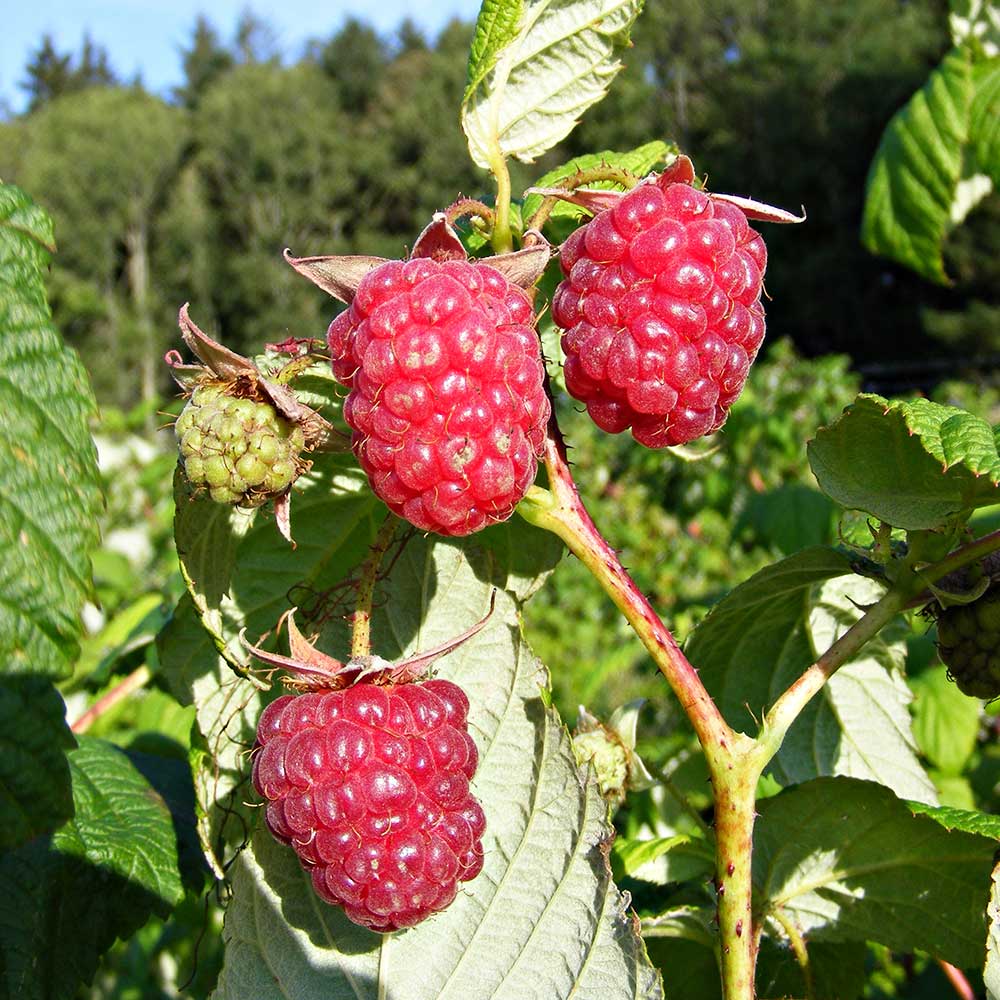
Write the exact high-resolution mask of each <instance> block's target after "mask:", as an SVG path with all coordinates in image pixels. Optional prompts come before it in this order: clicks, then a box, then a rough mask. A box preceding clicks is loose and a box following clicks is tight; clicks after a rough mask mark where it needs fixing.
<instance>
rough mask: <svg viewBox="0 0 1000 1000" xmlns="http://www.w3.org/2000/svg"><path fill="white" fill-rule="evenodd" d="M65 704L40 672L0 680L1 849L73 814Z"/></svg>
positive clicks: (69, 735)
mask: <svg viewBox="0 0 1000 1000" xmlns="http://www.w3.org/2000/svg"><path fill="white" fill-rule="evenodd" d="M65 714H66V706H65V705H64V704H63V700H62V698H61V697H60V695H59V692H58V691H56V689H55V688H54V687H53V686H52V683H51V682H50V681H49V680H48V679H47V678H44V677H31V676H28V677H11V678H9V679H7V680H2V681H0V851H5V850H9V849H10V848H12V847H16V846H17V845H18V844H23V843H24V842H25V841H28V840H30V839H31V838H32V837H37V836H39V835H40V834H43V833H47V832H49V831H50V830H54V829H55V828H56V827H57V826H59V824H60V823H62V822H63V821H64V820H66V819H68V818H69V817H70V816H72V815H73V796H72V792H71V791H70V775H69V764H68V763H67V761H66V751H67V750H70V749H72V748H73V747H74V746H76V741H75V740H74V738H73V734H72V733H71V732H70V731H69V726H67V725H66V719H65Z"/></svg>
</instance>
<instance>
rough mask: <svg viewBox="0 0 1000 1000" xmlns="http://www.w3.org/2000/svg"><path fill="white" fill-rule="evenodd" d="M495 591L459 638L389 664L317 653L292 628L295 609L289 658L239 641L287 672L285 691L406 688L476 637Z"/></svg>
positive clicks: (379, 659)
mask: <svg viewBox="0 0 1000 1000" xmlns="http://www.w3.org/2000/svg"><path fill="white" fill-rule="evenodd" d="M495 605H496V591H494V592H493V594H492V595H491V597H490V608H489V611H487V612H486V615H485V616H484V617H483V618H482V619H481V620H480V621H478V622H476V624H475V625H473V626H472V627H471V628H469V629H466V630H465V631H464V632H463V633H462V634H461V635H458V636H456V637H455V638H454V639H449V640H448V641H447V642H443V643H441V645H439V646H435V647H434V648H433V649H429V650H427V651H426V652H423V653H417V654H416V655H415V656H410V657H407V658H406V659H403V660H397V661H396V662H394V663H393V662H390V661H389V660H384V659H383V658H382V657H381V656H358V657H353V658H352V659H350V660H348V661H347V663H341V661H340V660H337V659H334V658H333V657H332V656H328V655H327V654H326V653H323V652H321V651H320V650H318V649H317V648H316V646H315V644H314V643H313V642H311V641H310V640H309V639H307V638H306V637H305V636H304V635H302V633H301V632H300V631H299V629H298V627H297V626H296V624H295V615H294V609H293V610H292V611H290V612H288V613H287V615H286V616H284V620H287V622H288V645H289V652H290V654H291V655H289V656H283V655H281V654H280V653H272V652H270V651H269V650H266V649H261V648H260V647H259V646H255V645H253V643H251V642H250V641H249V640H248V639H247V638H246V629H243V630H241V632H240V641H241V642H242V643H243V645H244V646H246V648H247V649H248V650H249V651H250V652H251V653H252V654H253V655H254V656H255V657H256V658H257V659H258V660H260V661H262V662H263V663H266V664H268V666H271V667H276V668H278V669H280V670H285V671H287V672H288V676H286V677H285V678H283V683H284V684H285V685H286V686H287V687H291V688H294V689H295V690H298V691H320V690H327V689H332V690H336V689H340V688H345V687H349V686H350V685H351V684H354V683H356V682H358V681H361V680H364V681H365V682H366V683H368V684H407V683H410V682H412V681H418V680H422V679H423V678H424V677H425V676H426V675H427V671H428V670H429V669H430V667H431V665H432V664H433V663H434V661H435V660H438V659H440V658H441V657H442V656H447V655H448V653H451V652H453V651H454V650H455V649H457V648H458V647H459V646H461V645H462V644H463V643H465V642H468V641H469V639H471V638H472V637H473V636H474V635H477V634H478V633H479V632H480V631H481V630H482V629H483V627H484V626H485V625H486V623H487V622H488V621H489V619H490V616H491V615H492V614H493V609H494V607H495Z"/></svg>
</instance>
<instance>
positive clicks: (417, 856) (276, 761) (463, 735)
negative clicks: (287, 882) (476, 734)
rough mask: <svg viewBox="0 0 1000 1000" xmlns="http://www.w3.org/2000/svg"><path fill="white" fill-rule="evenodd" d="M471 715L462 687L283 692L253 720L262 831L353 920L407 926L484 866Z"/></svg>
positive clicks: (441, 904) (429, 684)
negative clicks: (288, 850) (472, 782)
mask: <svg viewBox="0 0 1000 1000" xmlns="http://www.w3.org/2000/svg"><path fill="white" fill-rule="evenodd" d="M468 710H469V701H468V698H466V696H465V693H464V692H463V691H462V689H461V688H459V687H458V686H456V685H455V684H452V683H451V682H450V681H445V680H429V681H421V682H412V683H406V684H389V685H377V684H370V683H355V684H353V685H352V686H350V687H347V688H345V689H343V690H337V691H314V692H310V693H308V694H300V695H284V696H282V697H280V698H277V699H276V700H275V701H273V702H271V704H270V705H268V706H267V708H266V709H265V710H264V712H263V714H262V715H261V718H260V723H259V725H258V729H257V748H256V751H255V753H254V761H253V783H254V786H255V788H256V789H257V791H258V792H259V793H260V794H261V795H262V796H263V797H264V798H265V799H266V800H267V807H266V813H265V816H266V822H267V826H268V827H269V829H270V830H271V832H272V833H273V834H274V836H275V837H276V838H277V839H278V840H279V841H281V842H282V843H285V844H290V845H291V846H292V847H293V848H294V849H295V852H296V854H297V855H298V857H299V860H300V861H301V863H302V866H303V868H304V869H305V870H306V871H307V872H308V873H309V874H310V876H311V877H312V883H313V886H314V887H315V889H316V892H317V894H318V895H319V896H320V897H322V898H323V899H324V900H326V901H327V902H329V903H333V904H335V905H337V906H340V907H342V908H343V909H344V912H345V913H346V914H347V916H348V917H349V918H350V919H351V920H353V921H354V922H355V923H357V924H362V925H363V926H365V927H369V928H371V929H372V930H375V931H392V930H397V929H400V928H404V927H412V926H413V925H414V924H417V923H419V922H420V921H421V920H424V919H425V918H426V917H428V916H430V915H431V914H432V913H436V912H438V911H439V910H443V909H444V908H445V907H446V906H448V905H449V904H450V903H451V901H452V900H453V899H454V898H455V895H456V893H457V891H458V884H459V882H467V881H469V880H470V879H473V878H475V876H476V875H478V874H479V872H480V870H481V869H482V866H483V848H482V835H483V831H484V829H485V825H486V821H485V817H484V815H483V810H482V808H481V807H480V805H479V803H478V802H477V801H476V800H475V798H473V796H472V793H471V792H470V791H469V779H470V778H472V776H473V775H474V773H475V770H476V765H477V763H478V759H479V758H478V753H477V751H476V745H475V743H473V741H472V738H471V737H470V736H469V734H468V731H467V727H466V717H467V714H468Z"/></svg>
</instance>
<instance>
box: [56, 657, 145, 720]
mask: <svg viewBox="0 0 1000 1000" xmlns="http://www.w3.org/2000/svg"><path fill="white" fill-rule="evenodd" d="M152 676H153V672H152V671H151V670H150V669H149V667H148V666H146V664H145V663H144V664H143V665H142V666H141V667H138V668H136V669H135V670H133V671H132V673H130V674H129V675H128V677H126V678H125V679H124V680H123V681H121V682H120V683H118V684H116V685H115V686H114V687H113V688H112V689H111V690H110V691H109V692H108V693H107V694H105V695H103V696H102V697H100V698H98V699H97V701H95V702H94V704H93V705H91V706H90V708H88V709H87V711H86V712H84V713H83V715H81V716H80V718H79V719H77V720H76V722H74V723H73V725H71V726H70V727H69V728H70V729H71V730H73V732H74V733H76V734H77V735H79V734H80V733H85V732H86V731H87V730H88V729H89V728H90V727H91V726H92V725H93V724H94V723H95V722H96V721H97V720H98V719H99V718H100V717H101V716H102V715H104V713H105V712H110V711H111V709H113V708H114V707H115V705H117V704H118V703H119V702H122V701H124V700H125V699H126V698H128V697H129V695H131V694H134V693H135V692H136V691H138V690H139V689H140V688H142V687H145V685H146V684H148V683H149V681H150V679H151V678H152Z"/></svg>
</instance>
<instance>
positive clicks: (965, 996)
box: [937, 958, 976, 1000]
mask: <svg viewBox="0 0 1000 1000" xmlns="http://www.w3.org/2000/svg"><path fill="white" fill-rule="evenodd" d="M937 964H938V965H939V966H940V967H941V971H942V972H943V973H944V975H945V978H946V979H947V980H948V982H949V983H951V985H952V987H953V988H954V990H955V992H956V993H957V994H958V995H959V996H960V997H961V998H962V1000H976V991H975V990H974V989H973V988H972V984H971V983H970V982H969V980H968V979H967V978H966V977H965V973H964V972H962V970H961V969H956V968H955V966H954V965H951V964H950V963H949V962H946V961H945V960H944V959H943V958H939V959H937Z"/></svg>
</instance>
